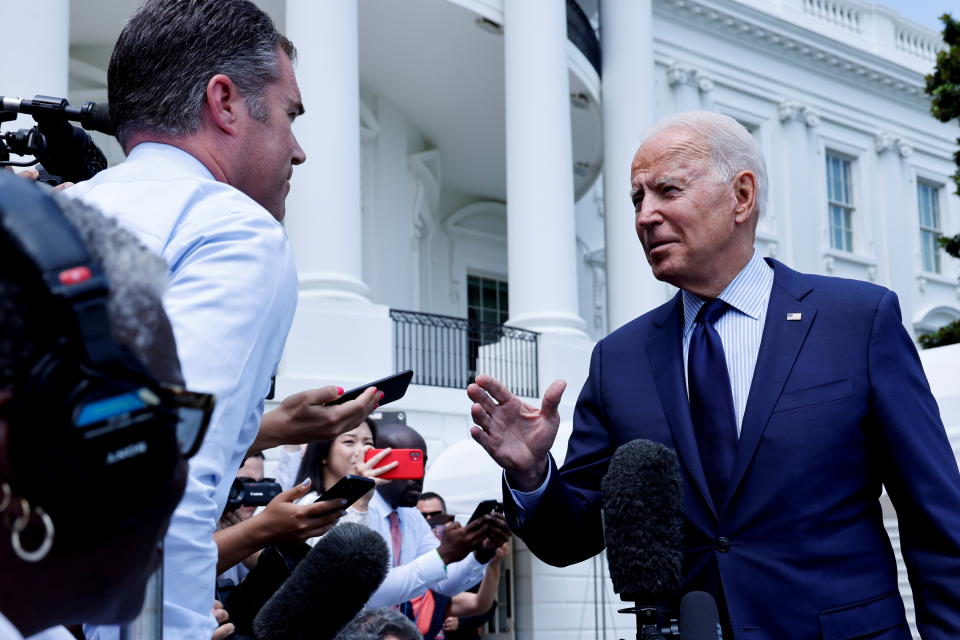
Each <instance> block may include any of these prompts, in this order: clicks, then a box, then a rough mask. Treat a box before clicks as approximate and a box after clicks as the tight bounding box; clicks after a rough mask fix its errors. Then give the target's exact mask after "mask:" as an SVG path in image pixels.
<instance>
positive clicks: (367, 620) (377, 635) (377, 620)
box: [334, 607, 423, 640]
mask: <svg viewBox="0 0 960 640" xmlns="http://www.w3.org/2000/svg"><path fill="white" fill-rule="evenodd" d="M388 635H392V636H394V637H396V638H397V639H398V640H423V636H422V635H420V632H419V631H418V630H417V627H416V625H414V624H413V622H411V621H410V619H409V618H407V616H405V615H403V614H402V613H400V612H399V611H398V610H396V609H391V608H390V607H384V608H382V609H364V610H363V611H361V612H360V613H358V614H357V615H356V617H354V619H353V620H351V621H350V623H349V624H348V625H347V626H346V627H344V628H343V631H341V632H340V633H338V634H337V635H336V637H335V638H334V640H382V638H384V637H386V636H388Z"/></svg>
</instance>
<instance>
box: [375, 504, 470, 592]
mask: <svg viewBox="0 0 960 640" xmlns="http://www.w3.org/2000/svg"><path fill="white" fill-rule="evenodd" d="M368 508H369V511H368V512H367V522H366V524H367V526H368V527H370V528H371V529H373V530H374V531H376V532H377V533H379V534H380V537H382V538H383V539H384V541H386V543H387V549H388V550H389V551H390V564H391V569H390V572H389V573H388V574H387V578H386V579H385V580H384V581H383V584H381V585H380V588H379V589H377V590H376V591H375V592H374V593H373V595H372V596H371V597H370V600H369V601H368V602H367V606H368V607H370V608H377V607H388V606H392V605H396V604H402V603H404V602H406V601H407V600H410V599H411V598H415V597H417V596H419V595H423V594H424V593H426V592H427V589H432V590H433V591H435V592H437V593H442V594H444V595H448V596H455V595H456V594H458V593H461V592H463V591H466V590H467V589H469V588H470V587H472V586H473V585H475V584H477V583H478V582H480V581H481V580H482V579H483V571H484V568H485V567H486V565H485V564H480V563H479V562H477V559H476V557H475V556H474V555H473V554H472V553H470V554H469V555H467V557H466V558H464V559H463V560H460V561H458V562H454V563H451V564H450V565H448V566H446V567H444V565H443V560H441V559H440V554H439V553H437V547H439V546H440V541H439V540H437V537H436V536H435V535H433V530H432V529H431V528H430V525H429V524H427V520H426V518H424V517H423V514H421V513H420V511H419V510H417V508H416V507H399V508H398V509H397V510H396V511H397V515H398V516H399V518H400V533H401V536H402V537H401V541H400V542H401V544H400V566H397V567H393V566H392V565H393V545H392V543H391V541H390V520H389V516H390V513H391V512H392V511H393V509H392V508H391V507H390V505H389V504H387V501H386V500H384V499H383V498H382V497H381V496H380V492H379V491H374V492H373V498H371V499H370V506H369V507H368Z"/></svg>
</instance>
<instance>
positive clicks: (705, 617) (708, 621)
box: [680, 591, 723, 640]
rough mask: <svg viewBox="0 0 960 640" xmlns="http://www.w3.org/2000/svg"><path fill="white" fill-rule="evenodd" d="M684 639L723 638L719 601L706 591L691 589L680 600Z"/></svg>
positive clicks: (718, 639) (714, 639) (713, 639)
mask: <svg viewBox="0 0 960 640" xmlns="http://www.w3.org/2000/svg"><path fill="white" fill-rule="evenodd" d="M680 638H681V639H682V640H723V631H722V629H721V627H720V612H719V611H718V610H717V602H716V600H714V599H713V596H712V595H710V594H709V593H707V592H706V591H691V592H690V593H687V594H685V595H684V596H683V598H682V599H681V600H680Z"/></svg>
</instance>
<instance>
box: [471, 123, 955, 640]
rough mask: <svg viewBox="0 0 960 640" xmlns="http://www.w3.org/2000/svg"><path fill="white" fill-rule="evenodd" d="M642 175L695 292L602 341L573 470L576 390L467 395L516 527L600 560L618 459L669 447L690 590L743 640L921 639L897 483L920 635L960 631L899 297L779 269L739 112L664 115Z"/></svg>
mask: <svg viewBox="0 0 960 640" xmlns="http://www.w3.org/2000/svg"><path fill="white" fill-rule="evenodd" d="M631 181H632V189H631V195H632V198H633V202H634V205H635V207H636V231H637V235H638V236H639V238H640V242H641V244H642V245H643V250H644V252H645V254H646V257H647V261H648V262H649V263H650V267H651V269H652V270H653V275H654V276H655V277H656V278H658V279H660V280H663V281H666V282H669V283H671V284H673V285H675V286H677V287H678V288H680V289H681V291H680V292H679V293H678V294H677V295H676V296H675V297H674V298H673V300H671V301H670V302H668V303H667V304H665V305H663V306H661V307H659V308H657V309H654V310H653V311H650V312H649V313H646V314H644V315H642V316H640V317H639V318H637V319H635V320H633V321H632V322H630V323H628V324H627V325H625V326H623V327H621V328H620V329H618V330H617V331H614V332H613V333H611V334H610V335H609V336H607V337H606V338H604V339H603V340H601V341H600V342H599V343H598V344H597V346H596V348H595V350H594V353H593V358H592V361H591V365H590V375H589V378H588V380H587V382H586V384H585V385H584V387H583V390H582V391H581V394H580V397H579V399H578V402H577V408H576V412H575V414H574V430H573V435H572V436H571V438H570V444H569V447H568V453H567V459H566V461H565V464H564V466H563V467H562V468H561V469H559V470H558V469H557V468H556V466H555V465H554V463H553V461H552V459H551V458H550V457H549V453H548V452H549V448H550V445H551V444H552V443H553V440H554V438H555V436H556V432H557V426H558V424H559V415H558V413H557V406H558V404H559V401H560V396H561V394H562V393H563V389H564V386H565V385H564V383H563V382H562V381H557V382H554V383H553V384H552V385H550V386H549V387H548V388H547V390H546V391H545V393H544V397H543V402H542V405H541V408H540V410H537V409H535V408H534V407H530V406H527V405H524V404H523V403H521V402H520V401H519V400H518V399H517V398H516V397H515V396H513V395H512V394H511V393H510V392H509V391H508V390H507V389H506V388H505V387H504V386H503V385H502V384H500V383H499V382H498V381H496V380H493V379H492V378H490V377H488V376H478V377H477V384H475V385H471V386H470V387H469V388H468V394H469V396H470V398H471V399H472V400H473V401H474V402H475V403H476V404H474V405H473V408H472V414H473V418H474V421H475V422H476V425H477V426H476V427H474V428H473V429H472V431H473V435H474V438H475V439H476V440H477V441H478V442H480V444H481V445H483V446H484V448H485V449H486V450H487V451H488V453H490V455H491V456H492V457H493V458H494V459H495V460H496V461H497V462H498V463H499V464H500V465H501V466H502V467H503V468H504V469H505V471H506V482H507V484H508V486H509V488H508V489H507V490H505V496H504V502H505V503H506V506H507V511H508V516H509V519H510V521H511V524H512V526H513V527H514V528H515V529H516V530H517V531H518V533H519V535H520V536H521V537H522V538H523V539H524V540H525V541H526V543H527V545H528V546H529V547H530V549H531V550H532V551H533V552H534V553H535V554H536V555H538V556H539V557H540V558H541V559H543V560H545V561H547V562H549V563H551V564H556V565H567V564H570V563H573V562H577V561H580V560H583V559H586V558H587V557H589V556H591V555H593V554H595V553H597V552H599V551H600V550H601V549H602V548H603V544H604V538H603V532H602V528H601V522H600V505H601V494H600V481H601V478H602V477H603V475H604V474H605V472H606V470H607V466H608V463H609V460H610V457H611V456H612V454H613V452H614V451H615V450H616V449H617V447H618V446H620V445H622V444H624V443H625V442H628V441H630V440H633V439H636V438H646V439H649V440H653V441H657V442H660V443H663V444H665V445H666V446H668V447H671V448H674V449H676V451H677V453H678V457H679V459H680V462H681V465H680V466H681V476H682V480H683V493H684V500H683V511H684V519H685V522H684V556H683V570H682V576H681V587H680V591H681V593H683V592H687V591H691V590H705V591H708V592H710V593H712V594H713V595H714V596H715V597H716V599H717V600H718V602H719V604H720V609H721V620H722V624H723V627H724V631H725V633H724V635H725V637H726V638H728V640H729V639H730V638H737V639H743V640H753V639H757V640H761V639H762V640H781V639H783V638H798V639H799V638H803V639H804V640H807V639H813V638H825V639H830V640H839V639H845V638H871V639H874V640H877V639H883V640H908V639H909V638H910V631H909V629H908V628H907V624H906V619H905V616H904V609H903V603H902V601H901V599H900V594H899V592H898V588H897V569H896V563H895V561H894V556H893V552H892V550H891V547H890V542H889V540H888V538H887V535H886V532H885V531H884V528H883V521H882V514H881V508H880V504H879V500H878V499H879V496H880V493H881V490H882V489H883V487H885V488H886V490H887V492H888V493H889V495H890V497H891V499H892V500H893V502H894V505H895V507H896V509H897V513H898V516H899V520H900V535H901V541H902V548H903V552H904V557H905V559H906V563H907V567H908V570H909V572H910V580H911V584H912V586H913V594H914V602H915V604H916V610H917V624H918V627H919V629H920V632H921V635H923V636H924V637H925V638H931V639H932V638H937V639H940V638H943V639H946V638H957V637H960V580H958V578H957V576H960V474H958V471H957V465H956V462H955V460H954V458H953V454H952V452H951V450H950V445H949V443H948V441H947V438H946V434H945V432H944V428H943V425H942V423H941V422H940V417H939V413H938V410H937V405H936V402H935V401H934V399H933V397H932V395H931V394H930V390H929V387H928V385H927V382H926V378H925V377H924V374H923V370H922V368H921V366H920V362H919V358H918V357H917V353H916V349H915V347H914V345H913V343H912V341H911V340H910V337H909V336H908V334H907V333H906V331H905V330H904V328H903V326H902V324H901V320H900V309H899V307H898V304H897V298H896V295H895V294H894V293H893V292H891V291H889V290H887V289H884V288H882V287H879V286H876V285H873V284H869V283H865V282H857V281H852V280H841V279H838V278H826V277H821V276H811V275H804V274H800V273H797V272H795V271H793V270H791V269H789V268H787V267H786V266H784V265H782V264H780V263H779V262H777V261H775V260H770V259H767V260H764V259H761V258H760V257H759V255H758V254H757V252H756V251H755V249H754V239H755V232H756V226H757V218H758V216H759V214H760V211H761V208H762V206H761V203H762V202H763V201H764V196H765V191H766V179H765V170H764V166H763V159H762V157H761V155H760V152H759V149H758V148H757V145H756V143H755V142H754V141H753V138H752V137H751V136H750V135H749V133H748V132H747V131H746V130H745V129H744V128H743V127H742V126H740V125H739V124H738V123H737V122H736V121H734V120H733V119H732V118H728V117H726V116H722V115H718V114H714V113H708V112H690V113H685V114H680V115H677V116H674V117H672V118H668V119H667V120H665V121H663V122H661V123H659V124H658V125H656V126H655V127H654V129H653V130H652V132H651V133H650V134H649V136H648V137H647V138H646V141H645V142H644V143H643V144H642V145H641V146H640V148H639V150H638V151H637V153H636V155H635V156H634V159H633V164H632V172H631ZM637 491H641V492H642V491H643V488H642V487H637ZM558 532H563V535H557V533H558Z"/></svg>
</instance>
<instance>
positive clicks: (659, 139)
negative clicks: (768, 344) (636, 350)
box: [630, 129, 742, 288]
mask: <svg viewBox="0 0 960 640" xmlns="http://www.w3.org/2000/svg"><path fill="white" fill-rule="evenodd" d="M709 154H710V152H709V149H708V148H707V146H706V145H705V144H704V143H703V141H702V140H699V139H697V137H696V136H694V135H692V134H691V133H689V132H686V131H683V130H681V129H667V130H665V131H662V132H660V133H658V134H656V135H654V136H653V137H652V138H650V139H649V140H647V141H646V142H644V143H643V145H642V146H641V147H640V149H639V150H637V153H636V155H635V156H634V158H633V164H632V165H631V176H630V181H631V197H632V199H633V204H634V208H635V216H636V217H635V223H636V230H637V236H638V237H639V238H640V243H641V244H642V245H643V251H644V253H645V254H646V257H647V262H649V263H650V267H651V269H652V270H653V275H654V277H655V278H657V279H658V280H663V281H665V282H669V283H670V284H672V285H674V286H677V287H680V288H690V287H689V285H690V284H691V283H699V282H703V281H708V280H709V279H710V277H711V275H712V273H711V272H713V271H714V270H715V269H716V268H717V264H718V260H719V258H720V257H721V256H723V255H724V254H725V253H727V252H728V251H729V249H730V248H731V247H732V246H734V245H735V244H737V243H738V242H739V241H740V238H741V236H742V233H741V230H739V229H738V227H737V225H736V222H735V217H734V215H735V211H736V209H737V206H738V202H737V199H736V197H735V194H734V190H733V189H732V187H731V183H730V182H723V183H720V182H718V181H717V178H716V175H715V173H714V169H713V162H712V160H711V158H710V155H709Z"/></svg>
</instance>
